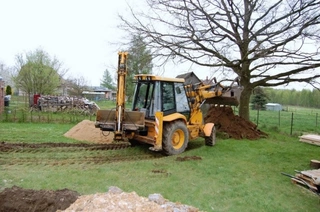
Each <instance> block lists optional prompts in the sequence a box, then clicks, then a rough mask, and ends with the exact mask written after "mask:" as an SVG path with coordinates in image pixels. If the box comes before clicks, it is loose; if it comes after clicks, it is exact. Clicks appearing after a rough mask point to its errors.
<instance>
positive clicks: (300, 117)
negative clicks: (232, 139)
mask: <svg viewBox="0 0 320 212" xmlns="http://www.w3.org/2000/svg"><path fill="white" fill-rule="evenodd" d="M319 114H320V110H319V109H311V108H299V107H286V109H285V110H282V111H270V110H269V111H268V110H251V111H250V120H251V121H252V122H254V123H255V124H257V126H258V128H269V129H273V130H278V131H281V132H285V133H288V134H290V135H302V134H303V133H320V117H319Z"/></svg>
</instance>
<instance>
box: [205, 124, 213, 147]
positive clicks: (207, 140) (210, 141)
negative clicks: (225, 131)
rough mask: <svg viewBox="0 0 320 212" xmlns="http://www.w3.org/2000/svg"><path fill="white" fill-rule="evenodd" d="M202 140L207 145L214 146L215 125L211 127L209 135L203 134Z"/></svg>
mask: <svg viewBox="0 0 320 212" xmlns="http://www.w3.org/2000/svg"><path fill="white" fill-rule="evenodd" d="M204 140H205V144H206V145H207V146H214V145H215V144H216V127H215V126H213V127H212V129H211V134H210V136H205V138H204Z"/></svg>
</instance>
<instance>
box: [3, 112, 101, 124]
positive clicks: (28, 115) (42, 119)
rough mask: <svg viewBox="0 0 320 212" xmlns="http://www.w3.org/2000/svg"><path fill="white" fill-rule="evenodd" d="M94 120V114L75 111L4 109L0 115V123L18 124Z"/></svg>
mask: <svg viewBox="0 0 320 212" xmlns="http://www.w3.org/2000/svg"><path fill="white" fill-rule="evenodd" d="M85 119H87V120H90V121H94V120H95V114H90V113H83V112H81V111H77V110H70V111H68V112H50V111H48V112H43V111H33V110H27V109H12V110H9V109H6V110H5V111H4V112H3V113H2V114H0V121H1V122H18V123H78V122H80V121H82V120H85Z"/></svg>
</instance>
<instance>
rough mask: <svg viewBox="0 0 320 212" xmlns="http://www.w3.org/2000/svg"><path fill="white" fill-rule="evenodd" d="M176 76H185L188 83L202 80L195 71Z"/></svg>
mask: <svg viewBox="0 0 320 212" xmlns="http://www.w3.org/2000/svg"><path fill="white" fill-rule="evenodd" d="M176 78H183V79H184V80H185V84H186V85H190V84H196V83H199V82H201V80H200V79H199V78H198V77H197V75H196V74H195V73H193V72H188V73H185V74H180V75H178V76H176Z"/></svg>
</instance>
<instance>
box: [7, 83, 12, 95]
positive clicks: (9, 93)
mask: <svg viewBox="0 0 320 212" xmlns="http://www.w3.org/2000/svg"><path fill="white" fill-rule="evenodd" d="M6 95H12V89H11V86H10V85H7V87H6Z"/></svg>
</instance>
